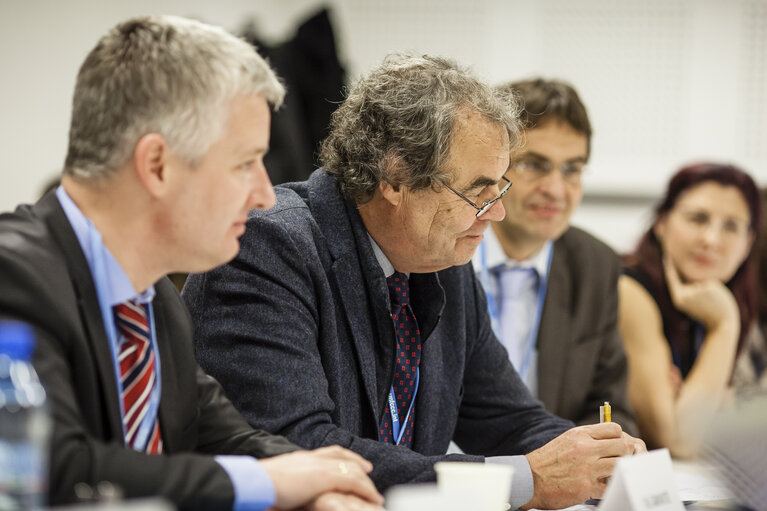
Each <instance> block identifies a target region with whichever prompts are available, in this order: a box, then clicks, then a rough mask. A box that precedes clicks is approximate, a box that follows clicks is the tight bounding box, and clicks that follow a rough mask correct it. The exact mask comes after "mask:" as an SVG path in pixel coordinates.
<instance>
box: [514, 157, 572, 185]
mask: <svg viewBox="0 0 767 511" xmlns="http://www.w3.org/2000/svg"><path fill="white" fill-rule="evenodd" d="M511 168H513V169H514V171H515V172H516V173H517V175H518V176H519V177H520V179H522V180H524V181H529V182H530V181H537V180H539V179H542V178H544V177H546V176H548V175H549V174H551V173H552V172H553V171H554V170H559V173H560V175H561V176H562V180H564V181H565V182H566V183H568V184H578V183H580V182H581V178H582V177H583V173H584V172H585V171H586V164H585V163H583V162H565V163H563V164H562V165H560V166H559V167H554V165H552V164H551V162H550V161H548V160H519V161H514V162H512V163H511Z"/></svg>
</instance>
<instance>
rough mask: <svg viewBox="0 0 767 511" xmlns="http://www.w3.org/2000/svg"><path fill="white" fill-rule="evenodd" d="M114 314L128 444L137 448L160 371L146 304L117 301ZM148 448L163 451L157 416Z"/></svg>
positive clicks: (121, 395)
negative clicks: (156, 360)
mask: <svg viewBox="0 0 767 511" xmlns="http://www.w3.org/2000/svg"><path fill="white" fill-rule="evenodd" d="M114 314H115V323H116V324H117V329H118V331H119V332H120V334H121V336H122V343H121V344H120V354H119V356H118V361H119V364H120V382H121V384H122V389H121V391H120V397H121V398H122V403H123V413H124V415H123V424H124V426H125V444H126V445H128V446H130V447H132V448H134V449H135V448H136V445H135V442H136V437H137V436H138V435H137V434H138V431H139V428H140V427H141V423H142V422H143V420H144V417H145V416H146V414H147V413H148V412H149V410H150V408H151V407H150V401H151V399H150V398H151V395H152V388H153V387H154V384H155V378H156V375H157V372H156V371H155V356H154V350H152V342H151V340H150V336H151V333H150V331H149V321H148V320H147V308H146V305H142V304H139V303H136V302H134V301H132V300H129V301H127V302H124V303H121V304H119V305H115V306H114ZM139 448H141V447H139ZM145 451H146V452H147V453H149V454H160V453H162V438H161V436H160V422H159V420H158V418H155V421H154V428H153V429H152V434H151V435H150V437H149V441H148V442H147V444H146V449H145Z"/></svg>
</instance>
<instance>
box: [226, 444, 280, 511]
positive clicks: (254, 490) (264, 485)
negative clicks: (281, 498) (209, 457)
mask: <svg viewBox="0 0 767 511" xmlns="http://www.w3.org/2000/svg"><path fill="white" fill-rule="evenodd" d="M215 460H216V463H218V464H219V465H221V467H222V468H223V469H224V470H225V471H226V473H227V474H228V475H229V479H231V481H232V486H233V487H234V503H233V504H232V511H266V510H267V509H269V508H270V507H272V506H273V505H274V502H275V500H276V495H275V493H274V484H272V480H271V479H270V478H269V474H267V473H266V470H264V467H262V466H261V464H260V463H259V462H258V460H256V459H255V458H252V457H250V456H230V455H222V456H216V457H215Z"/></svg>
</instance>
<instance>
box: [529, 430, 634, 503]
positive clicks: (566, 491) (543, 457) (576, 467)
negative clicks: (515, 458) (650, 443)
mask: <svg viewBox="0 0 767 511" xmlns="http://www.w3.org/2000/svg"><path fill="white" fill-rule="evenodd" d="M646 451H647V448H646V447H645V444H644V442H643V441H642V440H640V439H638V438H634V437H632V436H630V435H628V434H626V433H624V432H623V430H622V429H621V427H620V426H619V425H618V424H616V423H614V422H606V423H604V424H593V425H589V426H579V427H577V428H573V429H571V430H569V431H566V432H564V433H562V434H561V435H559V436H558V437H557V438H555V439H554V440H552V441H551V442H549V443H548V444H546V445H544V446H543V447H541V448H539V449H536V450H535V451H533V452H531V453H530V454H528V455H527V456H526V457H527V460H528V462H529V463H530V469H531V470H532V472H533V488H534V493H533V498H532V500H531V501H530V502H528V503H527V504H526V505H525V506H524V508H540V509H560V508H565V507H568V506H572V505H574V504H581V503H583V502H585V501H586V500H588V499H592V498H600V497H601V496H602V494H603V493H604V491H605V488H606V487H607V478H608V477H610V475H611V474H612V472H613V468H614V467H615V464H616V463H617V461H618V458H619V457H620V456H624V455H627V454H637V453H641V452H646Z"/></svg>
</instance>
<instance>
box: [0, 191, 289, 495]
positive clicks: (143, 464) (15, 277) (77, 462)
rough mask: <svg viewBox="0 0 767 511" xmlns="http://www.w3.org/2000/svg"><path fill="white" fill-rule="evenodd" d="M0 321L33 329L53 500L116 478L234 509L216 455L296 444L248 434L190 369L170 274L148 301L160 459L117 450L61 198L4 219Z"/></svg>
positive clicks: (97, 323) (108, 375)
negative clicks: (48, 428) (157, 377)
mask: <svg viewBox="0 0 767 511" xmlns="http://www.w3.org/2000/svg"><path fill="white" fill-rule="evenodd" d="M0 282H2V284H1V285H0V288H1V289H2V291H0V319H16V320H21V321H25V322H27V323H29V324H30V325H32V326H33V327H34V329H35V332H36V335H37V339H36V341H37V342H36V350H35V355H34V359H33V364H34V366H35V369H36V371H37V372H38V375H39V376H40V379H41V381H42V383H43V385H44V387H45V389H46V392H47V394H48V396H47V398H48V404H49V407H50V412H51V416H52V418H53V438H52V440H51V442H52V443H51V445H52V457H51V471H50V483H49V484H50V503H51V504H63V503H66V502H72V501H74V500H75V495H74V493H73V487H74V485H75V484H76V483H78V482H81V481H82V482H85V483H88V484H91V485H94V484H96V483H97V482H99V481H104V480H106V481H111V482H112V483H114V484H116V485H117V486H119V487H120V488H121V489H122V490H123V491H124V494H125V496H126V497H139V496H154V495H159V496H162V497H165V498H167V499H169V500H171V501H172V502H174V503H175V504H176V505H177V506H179V507H182V508H189V509H191V508H197V509H219V508H220V509H231V505H232V502H233V498H234V495H233V489H232V484H231V482H230V479H229V477H228V476H227V474H226V472H225V471H224V470H223V468H221V467H220V466H219V465H218V464H217V463H216V462H215V461H214V459H213V458H212V457H211V456H202V455H201V454H214V453H215V454H250V455H254V456H257V457H263V456H271V455H275V454H279V453H283V452H288V451H292V450H295V449H296V446H294V445H293V444H291V443H289V442H288V441H287V440H285V439H284V438H282V437H276V436H271V435H268V434H266V433H264V432H261V431H254V430H253V429H252V428H251V427H250V426H248V424H247V423H246V422H245V421H244V419H242V417H241V416H240V415H239V414H238V413H237V411H236V410H235V408H234V407H233V406H232V405H231V403H230V402H229V401H228V400H227V399H226V398H225V397H224V396H223V394H222V392H221V388H220V386H219V385H218V384H217V383H216V381H215V380H213V379H212V378H211V377H209V376H206V375H205V374H204V373H203V372H202V371H201V370H200V369H199V367H198V366H197V363H196V362H195V359H194V353H193V347H192V330H191V321H190V319H189V315H188V313H187V312H186V309H185V308H184V305H183V302H182V301H181V299H180V297H179V296H178V293H177V292H176V291H175V288H174V287H173V285H172V284H171V283H170V281H168V280H167V279H163V280H161V281H159V282H157V284H156V285H155V286H156V291H157V295H156V297H155V299H154V302H153V307H154V314H155V321H156V325H155V327H156V332H157V344H158V349H159V351H160V353H159V356H160V362H161V367H162V371H161V373H162V396H161V399H160V411H159V416H160V427H161V431H162V438H163V444H164V448H165V452H166V454H167V455H165V456H149V455H145V454H141V453H138V452H135V451H133V450H131V449H129V448H126V447H125V446H124V442H123V436H122V426H121V417H120V407H119V402H118V399H119V398H118V392H117V384H116V380H115V374H114V369H113V363H112V359H111V356H110V351H109V345H108V341H107V336H106V333H105V330H104V324H103V321H102V317H101V312H100V310H99V305H98V301H97V297H96V290H95V287H94V285H93V280H92V277H91V273H90V270H89V268H88V264H87V262H86V260H85V257H84V256H83V253H82V251H81V249H80V245H79V243H78V241H77V238H76V237H75V234H74V231H73V230H72V228H71V226H70V224H69V222H68V220H67V218H66V216H65V215H64V212H63V210H62V209H61V206H60V204H59V202H58V200H57V199H56V196H55V195H54V194H53V193H51V194H48V195H47V196H46V197H45V198H43V199H42V200H41V201H40V202H39V203H38V204H36V205H35V206H34V207H29V206H22V207H20V208H18V209H17V210H16V212H15V213H12V214H11V213H6V214H3V215H1V216H0Z"/></svg>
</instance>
